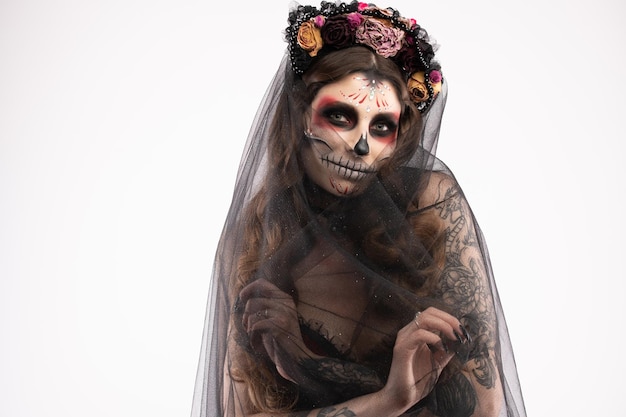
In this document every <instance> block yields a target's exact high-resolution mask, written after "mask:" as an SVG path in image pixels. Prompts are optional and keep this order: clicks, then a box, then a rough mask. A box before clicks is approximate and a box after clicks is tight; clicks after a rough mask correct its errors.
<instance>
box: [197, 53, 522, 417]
mask: <svg viewBox="0 0 626 417" xmlns="http://www.w3.org/2000/svg"><path fill="white" fill-rule="evenodd" d="M298 79H299V77H298V75H297V74H294V72H293V69H292V67H291V65H290V62H289V56H288V54H287V55H286V56H285V57H284V59H283V61H282V62H281V64H280V67H279V69H278V71H277V73H276V75H275V77H274V79H273V80H272V82H271V84H270V86H269V88H268V89H267V92H266V94H265V96H264V98H263V100H262V102H261V104H260V107H259V110H258V112H257V114H256V117H255V119H254V122H253V125H252V128H251V130H250V133H249V136H248V140H247V143H246V145H245V149H244V152H243V156H242V159H241V163H240V166H239V171H238V174H237V179H236V185H235V189H234V193H233V198H232V202H231V207H230V210H229V212H228V215H227V218H226V222H225V225H224V228H223V231H222V235H221V238H220V242H219V245H218V248H217V252H216V256H215V263H214V268H213V274H212V281H211V289H210V294H209V300H208V307H207V314H206V319H205V327H204V333H203V339H202V347H201V354H200V361H199V367H198V373H197V380H196V386H195V391H194V399H193V408H192V416H193V417H200V416H202V417H213V416H235V415H236V414H237V415H239V414H240V413H237V412H236V410H238V409H241V407H242V404H247V405H249V404H250V401H251V400H250V398H255V395H256V398H257V400H258V397H263V398H262V399H261V400H260V401H261V402H263V401H265V402H266V405H267V404H270V403H271V404H274V405H275V407H276V410H287V409H289V410H294V411H297V410H307V409H311V408H313V407H325V406H329V405H332V404H336V403H337V402H340V401H343V400H345V399H348V398H352V397H354V396H358V395H362V394H365V393H368V392H373V391H375V390H377V389H380V388H381V387H382V385H383V384H384V383H385V381H386V377H387V372H388V370H389V365H390V358H391V351H392V349H393V343H394V338H395V335H396V333H397V331H398V330H399V329H400V328H401V327H402V326H405V325H406V324H407V323H410V322H411V321H412V320H413V318H414V316H415V314H416V313H417V312H419V311H422V310H424V309H426V308H428V307H431V306H433V307H437V308H440V309H443V310H445V311H448V312H450V313H451V314H453V315H454V316H456V317H458V318H459V319H460V320H461V322H462V323H463V325H464V326H465V327H466V328H467V329H468V332H469V333H470V335H471V336H472V343H470V344H469V346H466V345H462V344H458V345H455V346H452V348H453V349H455V352H456V359H455V360H453V361H452V362H451V363H450V365H449V366H448V367H447V368H449V369H446V370H445V371H444V372H443V373H442V375H441V377H440V379H439V382H438V383H437V385H436V387H435V389H434V390H433V391H432V393H431V394H429V395H428V396H427V397H426V398H424V399H423V400H422V401H420V402H419V403H418V404H416V405H415V406H414V407H413V408H412V409H411V410H410V412H412V413H413V414H410V415H420V412H421V411H422V410H427V412H429V413H431V414H428V415H440V416H452V415H454V416H457V415H458V416H461V415H468V416H469V415H472V414H471V412H472V411H474V409H476V407H477V406H476V404H475V403H476V400H475V399H472V398H463V389H459V387H461V388H463V387H466V385H467V383H463V382H462V381H461V380H460V379H459V376H458V375H459V369H460V368H461V366H462V364H463V363H465V362H466V361H468V360H473V361H474V362H473V363H475V364H476V366H475V368H474V374H473V375H474V376H475V378H476V379H477V380H478V381H479V382H480V383H481V384H483V385H484V386H485V387H488V388H490V389H497V390H501V392H502V396H503V403H502V407H501V409H500V411H499V414H497V415H500V416H509V417H513V416H525V411H524V405H523V399H522V395H521V389H520V386H519V382H518V378H517V371H516V366H515V360H514V356H513V351H512V347H511V344H510V340H509V336H508V332H507V327H506V323H505V319H504V315H503V311H502V307H501V305H500V301H499V298H498V293H497V289H496V285H495V282H494V278H493V274H492V270H491V266H490V261H489V255H488V252H487V247H486V244H485V242H484V239H483V236H482V234H481V232H480V229H479V227H478V224H477V223H476V220H475V218H474V216H473V214H472V212H471V209H470V207H469V204H468V203H467V200H466V199H465V196H464V194H463V192H462V190H461V188H460V187H459V185H458V183H457V182H456V180H455V178H454V176H453V174H452V172H451V171H450V170H449V169H448V168H447V167H446V166H445V165H444V164H443V163H442V162H441V161H440V160H438V159H437V158H436V157H435V152H436V148H437V141H438V136H439V129H440V124H441V118H442V114H443V110H444V107H445V102H446V96H447V84H446V83H443V86H442V90H441V92H440V93H439V95H438V96H437V98H436V100H434V102H433V103H432V105H431V107H430V109H429V110H428V112H426V113H424V114H423V115H422V118H423V119H422V126H421V131H420V133H419V135H420V136H421V137H416V138H413V139H414V140H415V143H419V146H417V147H416V148H415V149H414V150H413V151H412V153H411V154H410V155H407V156H406V157H405V158H404V160H403V161H402V163H401V165H400V166H398V167H396V168H395V169H393V170H391V171H388V172H384V173H381V174H380V175H379V176H378V178H377V179H376V180H375V181H373V183H372V184H371V185H370V186H369V187H368V188H367V189H366V190H365V191H364V192H363V193H361V194H360V195H358V196H356V197H353V198H345V199H336V198H331V197H330V196H328V195H327V194H326V193H324V192H323V191H322V190H320V189H319V188H318V187H316V186H315V184H312V183H311V182H310V181H309V180H307V178H306V177H305V176H304V175H302V174H301V172H302V168H301V166H300V162H299V160H298V158H297V157H295V156H294V155H289V154H288V153H287V154H286V155H287V156H288V158H285V160H282V161H280V163H277V161H276V160H275V158H273V155H274V156H275V154H276V153H277V152H280V151H281V150H280V149H277V148H276V146H277V145H276V143H277V142H280V141H277V140H275V139H276V138H275V137H273V136H274V135H275V133H276V132H282V133H283V134H284V136H285V137H291V138H295V139H293V140H297V139H301V138H302V132H303V126H302V124H301V123H300V122H299V120H300V119H301V111H302V106H301V104H300V103H299V102H297V100H295V99H294V97H296V96H297V94H299V93H300V91H299V88H300V87H299V86H298V83H297V80H298ZM281 146H282V145H281ZM285 146H293V147H294V149H297V146H298V145H297V144H292V145H290V144H287V145H285ZM433 216H435V217H437V218H438V219H442V221H443V224H444V226H443V227H441V228H440V230H431V228H429V227H430V226H429V224H430V222H429V219H431V218H432V217H433ZM242 277H245V278H244V279H243V282H241V283H239V284H238V282H240V280H242ZM432 277H437V278H436V279H434V278H432ZM259 279H264V280H267V281H269V282H271V283H272V285H275V286H276V287H277V288H279V289H280V290H281V293H280V294H281V295H280V296H281V297H282V296H284V295H285V294H287V295H288V296H289V297H291V298H292V299H293V303H294V305H295V306H296V308H297V309H298V320H299V323H298V324H299V330H300V332H301V333H302V337H303V338H304V339H305V340H306V343H307V345H308V346H309V347H310V348H311V350H312V351H314V352H316V355H319V356H321V357H324V358H332V360H333V361H335V362H333V363H334V364H335V365H339V367H340V368H341V369H342V370H343V371H345V373H342V372H343V371H335V373H334V374H332V377H329V376H327V375H322V374H320V373H316V372H315V371H311V370H309V369H304V370H302V369H300V370H295V371H293V372H294V374H295V375H297V377H296V378H294V379H295V380H291V381H290V380H287V379H285V378H282V376H281V374H280V372H279V371H277V370H276V365H274V364H273V363H272V361H270V360H268V357H267V356H268V355H266V354H265V352H261V353H259V352H255V351H254V349H252V348H251V345H252V341H251V340H250V339H249V338H248V335H247V334H246V332H245V330H243V329H242V328H241V325H240V323H241V316H242V314H244V313H243V312H242V306H241V305H240V304H241V303H240V300H239V292H240V291H241V288H242V287H244V286H245V284H246V283H250V282H253V281H255V280H259ZM338 299H343V300H344V302H343V306H345V305H350V306H351V308H349V309H347V310H346V309H345V308H343V307H341V308H340V307H337V308H335V307H333V306H334V305H335V304H336V300H338ZM311 300H314V302H311ZM357 300H358V301H357ZM266 311H267V310H266ZM337 329H340V330H341V329H345V334H344V332H342V331H339V330H337ZM485 358H490V359H491V361H485ZM241 363H244V364H245V365H241V366H240V365H239V364H241ZM246 364H247V365H246ZM350 367H358V371H359V372H362V373H361V375H364V374H366V375H368V378H363V377H361V378H359V382H358V383H357V382H355V380H354V379H351V378H350V375H349V374H351V372H354V369H353V368H350ZM239 368H243V370H244V372H245V370H249V371H250V372H251V373H252V374H253V377H251V378H253V379H254V380H255V381H257V382H255V383H256V385H257V386H258V387H257V391H256V394H254V393H250V392H249V391H247V390H246V389H242V388H241V386H243V385H245V384H243V383H235V382H233V380H237V381H239V380H240V378H239V377H233V376H236V375H239V374H238V372H241V369H239ZM355 369H356V368H355ZM225 375H231V377H226V376H225ZM238 384H239V385H238ZM242 384H243V385H242ZM459 392H461V394H458V393H459ZM455 393H457V394H456V395H455ZM459 397H460V398H459ZM469 397H471V395H470V396H469ZM271 404H270V405H271ZM464 407H465V408H464ZM277 414H279V413H277ZM407 415H409V414H407Z"/></svg>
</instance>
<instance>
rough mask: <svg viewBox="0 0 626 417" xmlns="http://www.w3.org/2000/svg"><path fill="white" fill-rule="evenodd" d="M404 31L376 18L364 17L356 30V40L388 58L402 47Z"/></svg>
mask: <svg viewBox="0 0 626 417" xmlns="http://www.w3.org/2000/svg"><path fill="white" fill-rule="evenodd" d="M402 39H404V32H403V31H402V30H400V29H397V28H394V27H390V26H388V25H386V24H385V22H382V21H380V20H378V19H366V20H365V21H364V22H363V23H362V24H361V26H359V27H358V28H357V30H356V41H357V42H358V43H360V44H362V45H367V46H369V47H370V48H372V49H373V50H374V51H376V53H377V54H378V55H381V56H384V57H385V58H389V57H392V56H394V55H395V54H396V53H397V52H398V51H399V50H400V48H402Z"/></svg>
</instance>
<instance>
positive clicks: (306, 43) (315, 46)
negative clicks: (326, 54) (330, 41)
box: [298, 20, 322, 56]
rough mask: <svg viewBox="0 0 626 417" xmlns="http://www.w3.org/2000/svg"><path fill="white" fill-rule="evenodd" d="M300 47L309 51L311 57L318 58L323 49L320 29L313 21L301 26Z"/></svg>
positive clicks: (299, 33) (299, 32)
mask: <svg viewBox="0 0 626 417" xmlns="http://www.w3.org/2000/svg"><path fill="white" fill-rule="evenodd" d="M298 45H299V46H300V48H302V49H304V50H305V51H307V52H308V53H309V55H310V56H316V55H317V53H318V52H319V50H320V49H322V35H321V33H320V29H319V28H318V27H316V26H315V24H314V23H313V21H311V20H309V21H308V22H304V23H303V24H302V25H300V29H299V30H298Z"/></svg>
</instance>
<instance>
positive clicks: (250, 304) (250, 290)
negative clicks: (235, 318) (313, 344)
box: [239, 279, 314, 382]
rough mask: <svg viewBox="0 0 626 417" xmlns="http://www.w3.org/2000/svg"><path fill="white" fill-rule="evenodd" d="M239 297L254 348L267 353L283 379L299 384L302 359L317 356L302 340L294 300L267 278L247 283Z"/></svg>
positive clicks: (244, 320) (245, 325) (245, 326)
mask: <svg viewBox="0 0 626 417" xmlns="http://www.w3.org/2000/svg"><path fill="white" fill-rule="evenodd" d="M239 297H240V301H241V303H242V305H244V306H245V308H244V312H243V326H244V328H245V329H246V331H247V333H248V337H249V338H250V344H251V345H252V348H253V349H254V350H255V351H257V352H259V353H266V354H267V356H269V358H270V359H271V360H272V362H274V364H275V365H276V369H277V370H278V372H279V373H280V375H281V376H282V377H283V378H285V379H288V380H290V381H293V382H298V381H297V380H296V379H297V376H296V374H297V373H298V370H297V367H298V364H299V359H301V358H303V357H308V358H310V357H313V356H314V355H313V354H312V352H311V351H310V350H309V349H308V348H307V347H306V345H305V344H304V340H303V339H302V334H301V333H300V324H299V321H298V313H297V310H296V306H295V303H294V301H293V298H292V297H291V296H290V295H289V294H287V293H285V292H284V291H282V290H281V289H279V288H278V287H277V286H275V285H274V284H272V283H271V282H269V281H267V280H266V279H258V280H256V281H254V282H252V283H250V284H248V285H247V286H246V287H244V288H243V289H242V290H241V293H240V294H239Z"/></svg>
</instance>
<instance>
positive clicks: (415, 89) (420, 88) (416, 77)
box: [406, 72, 428, 103]
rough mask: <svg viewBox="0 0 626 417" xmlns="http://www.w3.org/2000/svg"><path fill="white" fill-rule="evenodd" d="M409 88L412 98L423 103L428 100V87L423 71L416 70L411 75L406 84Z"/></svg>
mask: <svg viewBox="0 0 626 417" xmlns="http://www.w3.org/2000/svg"><path fill="white" fill-rule="evenodd" d="M406 86H407V88H408V89H409V95H410V96H411V100H413V101H414V102H416V103H421V102H423V101H426V100H428V88H426V79H425V77H424V73H423V72H414V73H413V74H411V76H410V77H409V80H408V81H407V84H406Z"/></svg>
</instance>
